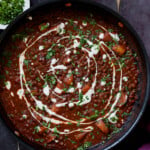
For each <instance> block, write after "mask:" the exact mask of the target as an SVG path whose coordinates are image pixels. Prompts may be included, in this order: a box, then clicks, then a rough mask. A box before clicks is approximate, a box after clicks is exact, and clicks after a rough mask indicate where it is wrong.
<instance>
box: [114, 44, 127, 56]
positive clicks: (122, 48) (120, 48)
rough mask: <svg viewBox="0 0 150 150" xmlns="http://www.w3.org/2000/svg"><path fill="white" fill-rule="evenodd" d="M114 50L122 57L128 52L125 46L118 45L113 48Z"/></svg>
mask: <svg viewBox="0 0 150 150" xmlns="http://www.w3.org/2000/svg"><path fill="white" fill-rule="evenodd" d="M112 50H113V51H115V52H116V53H118V54H119V55H120V56H121V55H123V54H124V53H125V51H126V48H125V46H124V45H121V44H116V45H115V46H113V47H112Z"/></svg>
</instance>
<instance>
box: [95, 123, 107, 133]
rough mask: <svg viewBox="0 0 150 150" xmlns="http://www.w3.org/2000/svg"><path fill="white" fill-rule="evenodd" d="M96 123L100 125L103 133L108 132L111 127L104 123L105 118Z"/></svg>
mask: <svg viewBox="0 0 150 150" xmlns="http://www.w3.org/2000/svg"><path fill="white" fill-rule="evenodd" d="M96 125H97V127H98V128H99V129H100V130H101V131H102V132H103V133H105V134H108V132H109V129H108V127H107V126H106V124H105V123H104V121H103V120H99V121H97V122H96Z"/></svg>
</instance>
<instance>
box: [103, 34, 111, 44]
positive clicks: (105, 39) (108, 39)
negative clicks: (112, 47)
mask: <svg viewBox="0 0 150 150" xmlns="http://www.w3.org/2000/svg"><path fill="white" fill-rule="evenodd" d="M103 41H104V42H109V41H112V37H111V36H110V34H109V32H105V33H104V38H103Z"/></svg>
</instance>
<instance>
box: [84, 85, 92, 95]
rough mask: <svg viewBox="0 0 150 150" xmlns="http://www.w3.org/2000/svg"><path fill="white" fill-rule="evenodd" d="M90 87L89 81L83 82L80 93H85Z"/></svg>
mask: <svg viewBox="0 0 150 150" xmlns="http://www.w3.org/2000/svg"><path fill="white" fill-rule="evenodd" d="M90 87H91V86H90V84H89V83H87V84H85V85H84V86H83V88H82V93H83V94H85V93H86V92H87V91H88V90H89V89H90Z"/></svg>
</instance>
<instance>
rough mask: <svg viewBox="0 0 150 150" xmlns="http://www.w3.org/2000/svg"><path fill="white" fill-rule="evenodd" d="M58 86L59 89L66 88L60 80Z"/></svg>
mask: <svg viewBox="0 0 150 150" xmlns="http://www.w3.org/2000/svg"><path fill="white" fill-rule="evenodd" d="M56 87H57V88H59V89H63V88H64V84H63V83H60V82H57V85H56Z"/></svg>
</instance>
